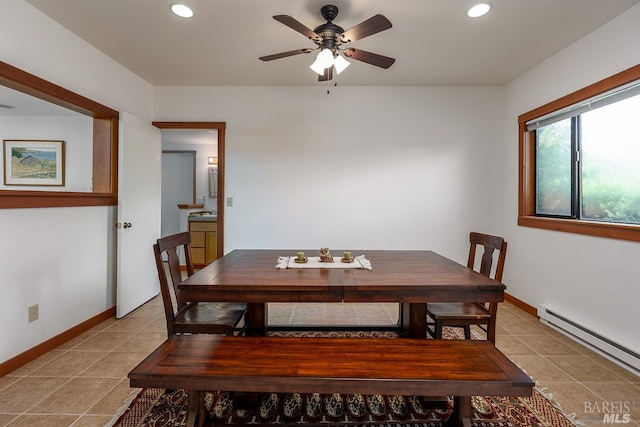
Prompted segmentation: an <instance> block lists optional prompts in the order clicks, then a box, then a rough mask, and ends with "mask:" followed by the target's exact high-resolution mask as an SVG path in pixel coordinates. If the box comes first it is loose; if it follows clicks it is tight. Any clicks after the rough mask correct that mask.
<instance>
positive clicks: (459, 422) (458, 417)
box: [445, 396, 472, 427]
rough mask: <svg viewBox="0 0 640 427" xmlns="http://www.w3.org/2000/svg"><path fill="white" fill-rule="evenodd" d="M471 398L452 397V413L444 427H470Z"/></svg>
mask: <svg viewBox="0 0 640 427" xmlns="http://www.w3.org/2000/svg"><path fill="white" fill-rule="evenodd" d="M471 411H472V409H471V396H454V397H453V413H452V414H451V416H450V417H449V419H448V420H447V422H446V423H445V426H446V427H463V426H466V425H470V419H471Z"/></svg>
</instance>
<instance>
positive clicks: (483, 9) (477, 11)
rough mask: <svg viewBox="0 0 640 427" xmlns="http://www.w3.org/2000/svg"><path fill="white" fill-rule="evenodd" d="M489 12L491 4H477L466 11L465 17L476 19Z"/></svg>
mask: <svg viewBox="0 0 640 427" xmlns="http://www.w3.org/2000/svg"><path fill="white" fill-rule="evenodd" d="M490 10H491V3H478V4H476V5H475V6H472V7H471V9H469V10H468V11H467V16H468V17H470V18H478V17H480V16H483V15H486V14H487V13H489V11H490Z"/></svg>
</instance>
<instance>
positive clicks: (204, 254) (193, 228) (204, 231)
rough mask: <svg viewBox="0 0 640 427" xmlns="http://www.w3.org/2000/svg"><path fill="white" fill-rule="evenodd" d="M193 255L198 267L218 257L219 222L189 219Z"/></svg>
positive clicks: (195, 264)
mask: <svg viewBox="0 0 640 427" xmlns="http://www.w3.org/2000/svg"><path fill="white" fill-rule="evenodd" d="M189 232H190V233H191V255H192V256H193V264H194V266H195V267H196V268H201V267H204V266H205V265H207V264H209V263H211V262H213V261H215V260H216V259H217V258H218V223H217V222H214V221H189Z"/></svg>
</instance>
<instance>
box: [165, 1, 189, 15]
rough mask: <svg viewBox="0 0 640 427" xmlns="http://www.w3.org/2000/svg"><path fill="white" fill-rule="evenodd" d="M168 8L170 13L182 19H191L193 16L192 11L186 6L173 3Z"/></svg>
mask: <svg viewBox="0 0 640 427" xmlns="http://www.w3.org/2000/svg"><path fill="white" fill-rule="evenodd" d="M169 7H170V8H171V11H172V12H173V13H175V14H176V15H178V16H180V17H182V18H191V17H192V16H193V10H191V8H190V7H189V6H187V5H184V4H179V3H174V4H172V5H171V6H169Z"/></svg>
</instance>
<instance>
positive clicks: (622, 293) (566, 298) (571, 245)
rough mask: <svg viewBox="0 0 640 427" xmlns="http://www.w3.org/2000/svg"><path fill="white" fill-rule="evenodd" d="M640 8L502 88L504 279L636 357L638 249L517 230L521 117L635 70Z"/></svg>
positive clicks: (519, 293)
mask: <svg viewBox="0 0 640 427" xmlns="http://www.w3.org/2000/svg"><path fill="white" fill-rule="evenodd" d="M638 40H640V5H638V6H635V7H633V8H631V9H630V10H628V11H627V12H626V13H624V14H623V15H621V16H619V17H618V18H616V19H614V20H612V21H611V22H609V23H608V24H606V25H605V26H603V27H601V28H600V29H598V30H597V31H595V32H593V33H591V34H590V35H588V36H586V37H585V38H583V39H582V40H580V41H579V42H577V43H575V44H574V45H572V46H570V47H569V48H567V49H565V50H563V51H561V52H559V53H558V54H557V55H555V56H553V57H552V58H550V59H548V60H547V61H545V62H544V63H542V64H540V65H539V66H537V67H535V68H534V69H532V70H530V71H529V72H527V73H526V74H524V75H522V76H521V77H519V78H518V79H516V80H514V81H513V82H511V83H510V84H509V85H508V86H507V87H506V97H507V108H506V116H505V120H504V121H505V126H506V128H505V129H506V133H505V139H504V147H503V151H504V164H505V166H506V169H505V170H504V175H503V179H502V182H504V189H505V191H504V194H505V195H506V197H505V200H504V208H503V210H504V212H505V213H506V219H507V220H506V221H505V227H504V234H505V236H506V237H507V238H508V240H509V242H510V246H509V255H508V257H507V258H508V261H507V267H506V269H505V276H504V280H505V282H506V283H507V284H508V286H509V289H508V292H510V293H511V294H513V295H515V296H516V297H518V298H520V299H522V300H524V301H526V302H527V303H528V304H531V305H533V306H538V305H540V304H552V305H553V306H554V307H555V309H556V310H557V311H558V312H561V313H565V314H566V315H567V316H569V317H570V318H571V319H573V320H575V321H578V322H580V323H582V324H584V325H585V326H589V327H591V328H593V329H594V330H596V331H600V332H601V333H602V334H603V335H604V336H606V337H609V338H611V339H613V340H615V341H618V342H620V343H623V344H624V345H626V346H628V347H630V348H632V349H634V350H635V351H636V352H640V334H638V330H639V329H640V309H639V308H638V307H640V269H638V263H639V262H640V243H637V242H623V241H617V240H612V239H606V238H598V237H589V236H582V235H576V234H570V233H562V232H555V231H546V230H540V229H534V228H526V227H518V226H517V225H516V219H517V214H518V212H517V206H518V188H517V183H518V170H517V165H518V126H517V123H518V115H520V114H523V113H526V112H527V111H530V110H532V109H534V108H536V107H539V106H541V105H543V104H546V103H547V102H550V101H553V100H555V99H557V98H560V97H562V96H564V95H567V94H569V93H571V92H573V91H575V90H578V89H580V88H582V87H585V86H588V85H590V84H592V83H595V82H597V81H599V80H602V79H603V78H606V77H608V76H610V75H613V74H615V73H618V72H620V71H622V70H625V69H627V68H629V67H631V66H634V65H637V64H639V63H640V49H638Z"/></svg>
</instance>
